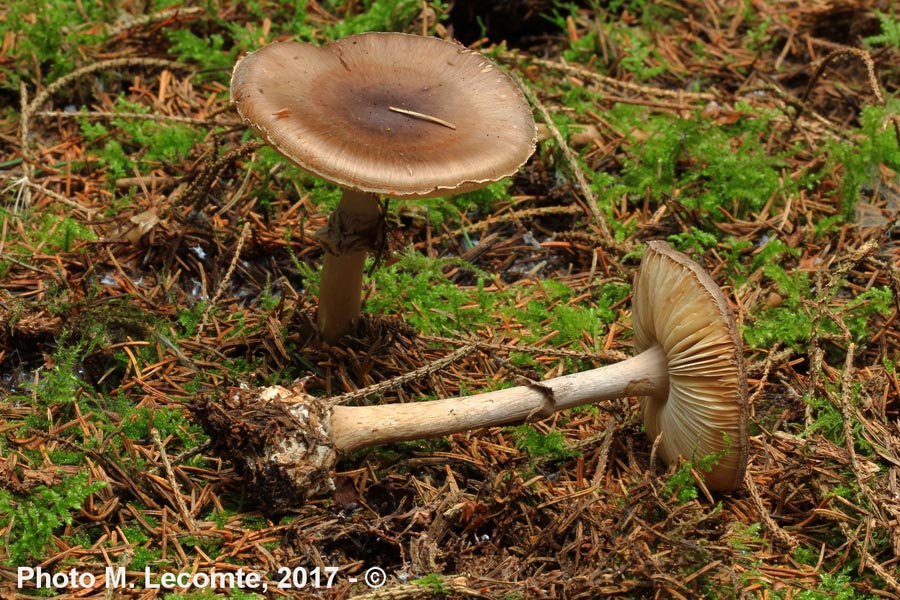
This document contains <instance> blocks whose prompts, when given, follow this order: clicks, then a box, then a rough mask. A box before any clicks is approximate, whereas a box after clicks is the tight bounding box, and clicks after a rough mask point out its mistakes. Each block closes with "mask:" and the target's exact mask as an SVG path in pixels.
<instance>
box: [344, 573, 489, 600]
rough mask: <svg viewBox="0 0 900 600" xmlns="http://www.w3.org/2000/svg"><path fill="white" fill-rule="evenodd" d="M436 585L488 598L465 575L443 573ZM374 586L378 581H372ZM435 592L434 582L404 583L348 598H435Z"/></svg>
mask: <svg viewBox="0 0 900 600" xmlns="http://www.w3.org/2000/svg"><path fill="white" fill-rule="evenodd" d="M438 579H439V581H438V582H436V583H435V584H434V585H438V586H440V589H441V590H443V592H442V593H441V594H440V595H441V596H443V595H444V594H446V595H448V596H458V597H461V598H487V597H488V596H484V595H483V594H482V593H481V592H479V591H478V590H475V589H472V588H470V587H469V580H468V579H467V578H466V577H465V576H463V575H442V576H439V578H438ZM371 583H372V585H373V587H374V584H375V583H376V582H371ZM434 597H435V593H434V590H433V589H432V584H429V585H422V584H420V583H404V584H401V585H393V586H390V587H388V588H385V589H382V590H376V591H374V592H365V593H363V594H359V595H356V596H351V597H350V598H349V599H348V600H427V599H429V598H434Z"/></svg>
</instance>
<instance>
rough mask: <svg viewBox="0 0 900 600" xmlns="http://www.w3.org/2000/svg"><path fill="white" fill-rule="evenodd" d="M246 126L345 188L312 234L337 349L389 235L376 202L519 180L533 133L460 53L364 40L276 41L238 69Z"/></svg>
mask: <svg viewBox="0 0 900 600" xmlns="http://www.w3.org/2000/svg"><path fill="white" fill-rule="evenodd" d="M231 97H232V101H233V102H234V104H235V106H236V107H237V110H238V112H239V113H240V115H241V117H242V118H243V119H244V121H246V122H247V123H249V124H251V125H252V126H253V127H254V128H255V129H256V130H257V131H258V132H259V133H260V134H261V135H262V136H263V138H265V140H266V141H267V142H268V143H269V144H270V145H271V146H272V147H273V148H275V149H276V150H277V151H278V152H280V153H281V154H282V155H284V156H285V157H286V158H287V159H288V160H290V161H291V162H293V163H294V164H296V165H298V166H299V167H301V168H302V169H305V170H306V171H309V172H310V173H312V174H314V175H316V176H318V177H321V178H322V179H324V180H326V181H329V182H332V183H335V184H337V185H339V186H341V187H342V188H343V189H344V193H343V196H342V198H341V201H340V204H339V206H338V208H337V210H336V211H335V212H334V213H333V214H332V215H331V217H330V218H329V220H328V224H327V225H326V226H325V227H324V228H323V229H322V230H320V231H319V232H317V234H316V237H317V239H318V241H319V242H320V243H321V244H322V246H323V247H324V248H325V250H326V254H325V260H324V264H323V268H322V281H321V286H320V290H319V315H318V323H319V329H320V330H321V332H322V334H323V337H324V338H325V340H326V341H328V342H329V343H335V342H336V341H337V340H338V339H340V337H341V336H343V335H344V334H345V333H347V332H348V331H349V329H350V325H351V322H352V320H353V319H354V318H355V317H356V316H357V315H358V314H359V311H360V303H361V292H362V279H363V265H364V261H365V257H366V255H367V253H368V252H369V251H371V250H373V249H374V248H376V247H377V245H378V242H379V238H380V236H381V235H383V232H382V228H381V223H382V220H381V218H380V214H379V204H378V195H387V196H393V197H398V198H429V197H434V196H445V195H450V194H456V193H459V192H464V191H469V190H474V189H477V188H480V187H483V186H485V185H487V184H488V183H490V182H493V181H497V180H499V179H502V178H503V177H507V176H509V175H512V174H513V173H515V172H516V171H517V170H518V169H519V167H521V166H522V165H523V164H524V163H525V161H526V160H528V157H529V156H531V154H532V153H533V152H534V144H535V140H536V138H537V133H536V129H535V125H534V119H533V117H532V114H531V109H530V107H529V105H528V102H527V101H526V100H525V97H524V95H523V94H522V92H521V90H519V88H518V87H517V86H516V84H515V83H514V82H513V81H512V80H511V79H510V78H509V77H508V76H507V75H506V74H504V73H503V72H502V71H501V70H500V69H499V68H498V67H497V66H496V65H494V64H493V63H492V62H491V61H489V60H488V59H487V58H485V57H484V56H482V55H481V54H479V53H477V52H474V51H472V50H469V49H467V48H465V47H463V46H460V45H459V44H456V43H452V42H447V41H444V40H440V39H438V38H429V37H422V36H416V35H407V34H401V33H364V34H360V35H354V36H350V37H347V38H344V39H341V40H338V41H336V42H333V43H330V44H326V45H324V46H321V47H318V46H313V45H310V44H300V43H295V42H282V43H274V44H270V45H268V46H264V47H263V48H260V49H259V50H256V51H255V52H252V53H250V54H248V55H246V56H245V57H243V58H242V59H241V60H240V61H239V62H238V63H237V65H235V68H234V73H233V75H232V79H231Z"/></svg>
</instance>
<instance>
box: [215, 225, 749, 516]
mask: <svg viewBox="0 0 900 600" xmlns="http://www.w3.org/2000/svg"><path fill="white" fill-rule="evenodd" d="M633 291H634V298H633V305H632V306H633V322H634V346H635V350H636V352H637V354H636V355H635V356H633V357H632V358H629V359H627V360H624V361H622V362H619V363H615V364H612V365H607V366H603V367H600V368H597V369H593V370H590V371H585V372H581V373H573V374H569V375H563V376H561V377H556V378H553V379H549V380H547V381H543V382H540V383H533V384H531V385H524V386H518V387H512V388H508V389H503V390H497V391H492V392H486V393H482V394H476V395H472V396H465V397H460V398H450V399H442V400H431V401H427V402H412V403H406V404H382V405H373V406H341V405H336V406H333V405H329V404H328V403H327V402H325V401H323V400H322V399H320V398H315V397H312V396H309V395H307V394H306V393H304V392H303V391H302V390H300V389H294V390H289V389H287V388H284V387H280V386H273V387H270V388H266V389H265V390H263V391H262V392H261V393H257V392H250V391H240V392H238V393H236V394H235V396H234V398H232V399H230V400H229V402H228V403H229V404H230V405H231V406H230V407H226V408H222V407H218V406H213V405H207V406H206V407H205V411H206V414H205V415H201V416H203V417H204V418H203V419H202V420H203V421H204V422H205V423H204V426H205V427H206V428H207V431H208V432H209V433H210V437H211V438H212V439H213V443H214V444H217V445H218V447H219V448H220V449H221V450H225V451H228V452H230V453H231V455H232V458H233V460H234V461H235V464H236V466H237V467H238V469H239V470H240V471H242V472H243V473H244V474H245V475H249V476H250V478H251V479H252V480H254V482H255V483H256V484H257V485H259V486H263V487H264V488H265V489H269V490H272V489H277V490H282V491H283V490H287V494H286V498H288V499H289V501H295V500H296V498H297V497H298V496H300V497H302V496H309V495H316V494H321V493H324V492H326V491H328V490H329V489H331V486H332V483H331V478H330V475H329V470H330V468H331V467H332V466H333V464H334V463H335V461H336V460H337V457H338V454H339V453H347V452H350V451H352V450H356V449H358V448H362V447H365V446H371V445H377V444H385V443H389V442H395V441H401V440H415V439H425V438H431V437H438V436H444V435H448V434H451V433H457V432H460V431H466V430H471V429H477V428H482V427H489V426H495V425H505V424H511V423H519V422H527V421H533V420H537V419H543V418H545V417H548V416H549V415H551V414H553V413H554V412H556V411H559V410H565V409H567V408H572V407H575V406H580V405H583V404H591V403H597V402H601V401H604V400H611V399H615V398H621V397H627V396H639V397H640V399H641V400H640V401H641V408H642V412H643V419H644V424H645V427H646V431H647V435H648V436H649V437H650V439H652V440H656V439H657V438H659V446H658V452H659V456H660V457H661V458H662V459H663V460H664V461H665V462H666V463H671V462H672V461H676V460H678V459H679V457H683V458H685V459H689V460H697V459H700V458H703V457H706V456H709V455H711V454H714V455H716V456H717V458H718V460H717V461H716V463H715V464H714V465H713V466H712V468H711V469H710V470H709V471H708V472H704V473H701V475H702V476H703V477H704V478H705V483H706V486H707V488H708V489H710V490H712V491H720V492H724V491H729V490H733V489H735V488H737V487H739V486H740V485H741V483H742V481H743V477H744V471H745V469H746V464H747V451H748V431H747V429H748V422H747V419H748V417H747V384H746V378H745V374H744V369H743V358H742V346H741V341H740V337H739V335H738V331H737V328H736V326H735V323H734V318H733V316H732V313H731V310H730V308H729V305H728V302H727V300H726V299H725V297H724V295H723V293H722V291H721V290H720V289H719V288H718V287H717V286H716V285H715V283H714V282H713V281H712V279H711V278H710V277H709V275H707V274H706V272H705V271H704V270H703V269H702V268H701V267H700V266H699V265H697V264H696V263H695V262H693V261H692V260H690V259H689V258H688V257H687V256H685V255H683V254H681V253H680V252H677V251H675V250H673V249H672V248H671V247H669V246H668V245H667V244H666V243H665V242H660V241H656V242H650V243H649V244H648V246H647V250H646V252H645V254H644V257H643V260H642V262H641V267H640V269H639V271H638V273H637V275H636V276H635V280H634V290H633ZM260 407H263V408H262V409H261V408H260ZM229 408H230V409H235V408H238V409H239V410H237V411H236V412H237V413H239V414H240V425H239V426H237V427H236V426H235V419H232V418H230V417H229V416H228V413H229ZM231 412H232V413H234V412H235V411H233V410H232V411H231ZM254 414H255V415H262V416H259V417H257V418H255V419H254V418H251V415H254ZM254 422H255V423H256V425H254ZM268 496H270V497H274V496H276V495H275V494H269V495H268Z"/></svg>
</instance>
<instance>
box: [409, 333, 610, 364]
mask: <svg viewBox="0 0 900 600" xmlns="http://www.w3.org/2000/svg"><path fill="white" fill-rule="evenodd" d="M419 337H420V338H421V339H423V340H426V341H432V342H439V343H446V344H455V345H460V344H465V345H474V346H475V347H476V348H478V349H479V350H481V351H483V352H488V353H493V352H496V351H498V350H504V351H507V352H527V353H529V354H545V355H547V356H559V357H562V358H573V359H577V360H600V361H610V362H618V361H620V360H625V359H626V358H628V355H627V354H625V353H624V352H617V351H615V350H606V351H603V352H579V351H578V350H564V349H562V348H544V347H542V346H523V345H517V344H495V343H491V342H479V341H475V340H462V339H455V338H448V337H443V336H439V335H423V336H419Z"/></svg>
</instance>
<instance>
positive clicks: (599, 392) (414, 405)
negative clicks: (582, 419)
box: [330, 345, 669, 452]
mask: <svg viewBox="0 0 900 600" xmlns="http://www.w3.org/2000/svg"><path fill="white" fill-rule="evenodd" d="M668 390H669V375H668V366H667V361H666V356H665V352H664V351H663V349H662V348H661V347H659V346H658V345H657V346H653V347H652V348H650V349H648V350H646V351H645V352H642V353H641V354H639V355H637V356H634V357H632V358H629V359H627V360H624V361H622V362H619V363H615V364H612V365H607V366H604V367H600V368H598V369H593V370H591V371H585V372H583V373H573V374H571V375H563V376H561V377H556V378H554V379H548V380H547V381H542V382H539V383H536V384H533V385H523V386H518V387H513V388H508V389H505V390H497V391H494V392H486V393H483V394H476V395H473V396H463V397H459V398H448V399H445V400H431V401H427V402H410V403H406V404H380V405H375V406H335V407H333V409H332V414H331V427H330V429H331V435H330V438H331V442H332V444H333V447H334V449H335V450H338V451H342V452H347V451H351V450H355V449H357V448H362V447H364V446H373V445H379V444H386V443H390V442H397V441H403V440H419V439H426V438H433V437H441V436H445V435H450V434H452V433H458V432H460V431H468V430H471V429H480V428H483V427H492V426H496V425H507V424H511V423H522V422H527V421H534V420H537V419H543V418H546V417H548V416H550V415H551V414H553V413H554V412H556V411H559V410H565V409H567V408H572V407H574V406H580V405H582V404H593V403H596V402H601V401H604V400H613V399H615V398H623V397H627V396H654V397H657V398H665V397H666V396H667V395H668Z"/></svg>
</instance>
